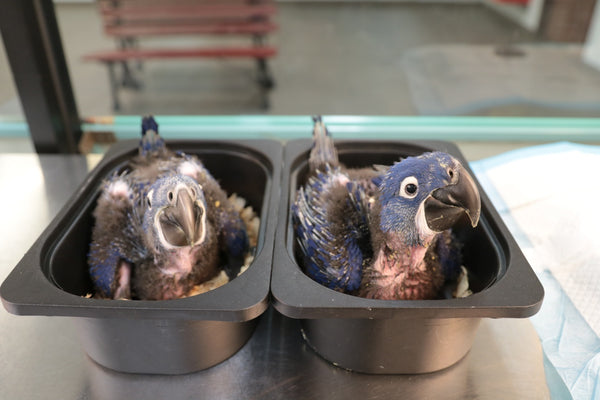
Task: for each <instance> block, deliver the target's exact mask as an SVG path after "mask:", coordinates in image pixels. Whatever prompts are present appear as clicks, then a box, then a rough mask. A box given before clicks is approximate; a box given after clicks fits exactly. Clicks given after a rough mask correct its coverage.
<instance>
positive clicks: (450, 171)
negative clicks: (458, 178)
mask: <svg viewBox="0 0 600 400" xmlns="http://www.w3.org/2000/svg"><path fill="white" fill-rule="evenodd" d="M448 176H449V177H450V179H452V178H454V171H453V170H452V169H451V168H448Z"/></svg>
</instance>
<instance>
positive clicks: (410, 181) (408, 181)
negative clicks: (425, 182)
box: [399, 176, 419, 199]
mask: <svg viewBox="0 0 600 400" xmlns="http://www.w3.org/2000/svg"><path fill="white" fill-rule="evenodd" d="M418 191H419V181H418V180H417V178H416V177H414V176H409V177H407V178H404V180H403V181H402V183H401V184H400V193H399V194H400V196H402V197H405V198H407V199H412V198H413V197H415V196H416V195H417V192H418Z"/></svg>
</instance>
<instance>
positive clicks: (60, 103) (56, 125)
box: [0, 0, 81, 153]
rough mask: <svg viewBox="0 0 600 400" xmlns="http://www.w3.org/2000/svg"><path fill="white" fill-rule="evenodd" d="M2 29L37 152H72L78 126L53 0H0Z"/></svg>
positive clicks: (74, 149) (76, 140)
mask: <svg viewBox="0 0 600 400" xmlns="http://www.w3.org/2000/svg"><path fill="white" fill-rule="evenodd" d="M0 32H1V33H2V39H3V41H4V47H5V50H6V54H7V56H8V61H9V64H10V67H11V69H12V74H13V78H14V81H15V85H16V87H17V90H18V92H19V97H20V100H21V105H22V107H23V111H24V113H25V118H26V119H27V124H28V126H29V132H30V134H31V138H32V140H33V144H34V146H35V149H36V151H37V152H38V153H76V152H77V143H78V141H79V138H80V137H81V125H80V119H79V113H78V112H77V105H76V103H75V97H74V95H73V89H72V87H71V80H70V77H69V71H68V69H67V63H66V60H65V55H64V52H63V48H62V43H61V39H60V32H59V30H58V25H57V21H56V15H55V13H54V4H53V3H52V0H7V1H2V2H0Z"/></svg>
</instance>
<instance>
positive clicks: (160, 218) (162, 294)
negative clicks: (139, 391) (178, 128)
mask: <svg viewBox="0 0 600 400" xmlns="http://www.w3.org/2000/svg"><path fill="white" fill-rule="evenodd" d="M142 126H143V128H142V130H143V134H144V136H143V138H142V140H141V142H140V150H139V155H138V156H137V157H135V158H134V159H133V160H131V161H130V163H129V165H128V166H127V167H126V168H125V171H124V172H122V173H119V174H115V175H114V176H112V177H110V178H109V179H107V180H106V182H105V183H104V185H103V188H102V192H101V194H100V196H99V198H98V202H97V206H96V209H95V210H94V217H95V225H94V228H93V231H92V243H91V245H90V252H89V255H88V263H89V266H90V276H91V278H92V282H93V284H94V288H95V292H96V295H97V296H98V297H103V298H113V299H121V298H123V299H131V298H136V299H143V300H149V299H156V300H166V299H174V298H180V297H184V296H186V295H187V293H189V292H190V289H192V288H193V287H194V286H195V285H199V284H201V283H203V282H206V281H208V280H210V279H212V278H214V277H215V276H217V275H218V274H219V273H220V272H221V271H222V270H223V269H225V272H226V273H227V275H228V277H229V278H230V279H231V278H233V277H235V276H236V275H237V272H238V271H239V268H240V267H241V266H242V265H243V259H244V256H245V255H246V253H247V251H248V250H249V249H248V247H249V245H248V236H247V233H246V227H245V225H244V222H243V221H242V220H241V218H240V215H239V214H238V212H237V211H236V209H235V207H234V205H233V204H230V202H229V200H228V198H227V195H226V193H225V192H224V191H223V189H221V187H220V186H219V184H218V183H217V181H216V180H215V179H214V178H213V177H212V176H211V175H210V173H209V172H208V171H207V170H206V169H205V168H204V166H203V165H202V163H201V162H200V161H199V160H198V159H197V158H196V157H195V156H191V155H186V154H183V153H179V154H176V153H174V152H172V151H170V150H169V149H168V148H167V147H166V146H165V143H164V141H163V140H162V138H160V136H159V135H158V125H157V124H156V122H155V121H154V119H153V118H151V117H149V118H144V120H143V122H142Z"/></svg>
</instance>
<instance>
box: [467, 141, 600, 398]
mask: <svg viewBox="0 0 600 400" xmlns="http://www.w3.org/2000/svg"><path fill="white" fill-rule="evenodd" d="M471 167H472V169H473V171H474V172H475V174H476V175H477V178H478V179H479V181H480V183H481V184H482V186H483V188H484V190H485V191H486V193H487V194H488V196H489V197H490V199H491V200H492V202H493V203H494V205H495V207H496V208H497V210H498V211H499V212H500V215H501V216H502V218H503V220H504V222H505V223H506V225H507V226H508V228H509V229H510V230H511V232H512V234H513V235H514V237H515V239H516V240H517V242H518V243H519V246H520V247H521V249H522V250H523V253H524V254H525V256H526V257H527V259H528V261H529V262H530V264H531V266H532V268H533V269H534V270H535V271H536V273H537V274H538V277H539V279H540V281H541V282H542V284H543V285H544V289H545V292H546V295H545V298H544V302H543V305H542V308H541V310H540V311H539V313H538V314H536V315H535V316H533V317H532V318H531V321H532V323H533V325H534V327H535V329H536V331H537V333H538V335H539V337H540V341H541V343H542V347H543V350H544V357H545V360H544V361H545V362H544V365H545V368H546V377H547V381H548V386H549V389H550V392H551V395H552V397H553V398H561V399H562V398H569V397H572V398H574V399H600V384H599V380H600V212H599V207H598V204H599V201H600V174H599V173H600V147H596V146H586V145H578V144H572V143H564V142H563V143H555V144H550V145H542V146H535V147H530V148H525V149H521V150H516V151H512V152H509V153H505V154H502V155H499V156H495V157H491V158H488V159H484V160H480V161H476V162H473V163H471Z"/></svg>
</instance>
